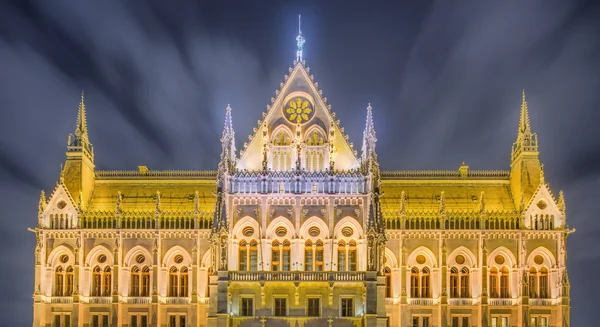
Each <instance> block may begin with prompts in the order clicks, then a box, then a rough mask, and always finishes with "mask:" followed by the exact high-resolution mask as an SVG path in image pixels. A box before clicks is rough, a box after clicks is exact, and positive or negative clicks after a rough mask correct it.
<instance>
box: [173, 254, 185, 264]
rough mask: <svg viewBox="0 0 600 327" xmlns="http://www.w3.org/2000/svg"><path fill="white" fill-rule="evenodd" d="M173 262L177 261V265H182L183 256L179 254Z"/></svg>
mask: <svg viewBox="0 0 600 327" xmlns="http://www.w3.org/2000/svg"><path fill="white" fill-rule="evenodd" d="M173 261H175V263H182V262H183V256H182V255H181V254H178V255H176V256H175V258H174V259H173Z"/></svg>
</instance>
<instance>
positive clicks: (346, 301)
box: [340, 298, 354, 317]
mask: <svg viewBox="0 0 600 327" xmlns="http://www.w3.org/2000/svg"><path fill="white" fill-rule="evenodd" d="M340 311H341V312H340V315H341V316H342V317H354V299H352V298H342V301H341V310H340Z"/></svg>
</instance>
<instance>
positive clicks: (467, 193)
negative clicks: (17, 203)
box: [31, 33, 573, 327]
mask: <svg viewBox="0 0 600 327" xmlns="http://www.w3.org/2000/svg"><path fill="white" fill-rule="evenodd" d="M297 41H298V49H297V51H298V52H297V55H296V60H295V61H294V64H293V67H291V68H289V72H288V74H287V75H285V77H284V80H283V82H282V83H281V84H280V85H279V89H278V90H276V92H275V96H274V97H273V98H271V103H270V105H268V106H267V110H266V112H264V113H263V114H262V117H258V118H260V120H259V121H258V124H257V125H256V127H255V128H254V131H253V135H250V137H249V141H248V142H247V143H245V144H244V145H243V149H241V150H240V151H237V149H236V139H235V133H234V128H233V122H232V116H233V110H232V109H231V108H230V107H229V106H227V107H226V109H225V111H224V115H225V124H224V127H223V132H222V136H221V139H220V141H221V144H222V151H221V157H220V163H219V165H218V167H216V168H217V169H216V170H198V171H182V170H167V171H160V170H152V169H149V168H147V167H145V166H140V167H138V169H137V170H119V171H107V170H98V169H96V167H95V164H94V156H95V154H94V148H93V147H92V144H91V142H90V138H89V136H88V128H87V124H86V106H85V104H84V98H83V96H82V98H81V102H80V104H79V112H78V116H77V123H76V127H75V130H74V133H73V134H72V135H69V137H68V143H67V152H66V161H65V163H64V165H63V168H62V171H61V174H60V176H59V179H58V182H57V183H56V186H55V187H54V189H53V190H52V192H51V193H50V194H49V195H48V196H46V195H45V194H44V192H43V191H42V193H41V197H40V201H39V207H38V217H37V226H36V228H34V229H31V231H32V232H34V233H35V236H36V246H35V278H34V285H33V290H34V293H33V326H36V327H37V326H44V327H108V326H112V327H117V326H119V327H120V326H123V327H148V326H160V327H191V326H194V327H195V326H202V327H208V326H210V327H217V326H219V327H238V326H239V327H264V326H269V327H279V326H281V327H284V326H289V327H295V326H298V327H317V326H319V327H332V326H333V327H387V326H393V327H446V326H448V327H509V326H511V327H517V326H518V327H526V326H527V327H550V326H552V327H568V326H570V316H569V315H570V295H569V292H570V284H569V277H568V274H567V267H566V256H567V250H566V240H567V236H568V235H569V234H570V233H571V232H572V231H573V230H571V229H569V228H568V227H567V223H566V214H565V199H564V196H563V193H562V192H560V193H559V194H558V196H555V195H554V194H553V193H552V191H551V189H550V187H549V186H548V184H547V183H546V181H545V179H544V170H543V165H542V164H541V163H540V160H539V154H538V139H537V135H536V134H535V133H534V132H533V130H532V128H531V126H530V121H529V115H528V107H527V102H526V100H525V94H523V96H522V102H521V115H520V121H519V122H515V127H517V123H518V128H517V137H516V140H515V142H514V145H513V146H512V150H511V151H510V168H509V169H507V170H499V171H498V170H493V171H492V170H473V169H470V168H469V166H467V165H465V164H464V163H463V164H462V165H460V166H459V167H458V168H457V169H456V170H435V171H431V170H421V171H419V170H411V171H402V170H382V169H380V166H379V163H378V159H377V150H376V145H377V135H376V133H375V126H374V123H373V115H374V114H376V110H374V109H372V108H371V106H370V105H369V106H368V107H367V108H366V122H365V129H364V133H363V138H362V145H361V148H360V151H357V150H355V147H354V145H353V144H352V143H350V142H349V141H348V136H347V135H346V134H345V133H344V128H343V127H342V125H341V124H340V121H339V120H337V119H336V117H335V114H334V113H333V111H332V109H331V106H330V105H329V104H328V103H327V98H326V97H324V96H323V94H322V91H321V90H320V89H319V86H318V83H317V82H315V80H314V77H313V75H311V72H310V69H309V68H308V67H307V65H306V63H305V61H304V60H303V58H302V47H303V44H304V38H303V37H302V34H301V33H300V34H299V35H298V38H297ZM379 136H380V137H381V135H379ZM215 142H218V141H217V139H216V138H215ZM509 150H510V149H507V157H508V155H509Z"/></svg>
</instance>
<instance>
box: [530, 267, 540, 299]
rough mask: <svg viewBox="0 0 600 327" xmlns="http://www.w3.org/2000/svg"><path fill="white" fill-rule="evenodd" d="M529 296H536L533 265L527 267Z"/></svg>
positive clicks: (535, 278)
mask: <svg viewBox="0 0 600 327" xmlns="http://www.w3.org/2000/svg"><path fill="white" fill-rule="evenodd" d="M529 297H530V298H534V299H535V298H537V297H538V293H537V270H536V269H535V268H534V267H531V268H530V269H529Z"/></svg>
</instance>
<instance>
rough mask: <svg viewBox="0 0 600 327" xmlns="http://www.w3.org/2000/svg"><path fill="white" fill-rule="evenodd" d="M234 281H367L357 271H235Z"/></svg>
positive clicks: (363, 274) (232, 273) (232, 278)
mask: <svg viewBox="0 0 600 327" xmlns="http://www.w3.org/2000/svg"><path fill="white" fill-rule="evenodd" d="M229 278H230V280H232V281H324V282H325V281H335V282H360V281H364V280H365V273H364V272H357V271H345V272H340V271H233V272H230V273H229Z"/></svg>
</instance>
